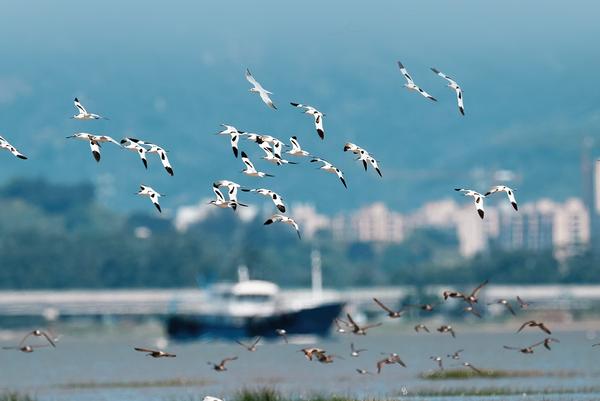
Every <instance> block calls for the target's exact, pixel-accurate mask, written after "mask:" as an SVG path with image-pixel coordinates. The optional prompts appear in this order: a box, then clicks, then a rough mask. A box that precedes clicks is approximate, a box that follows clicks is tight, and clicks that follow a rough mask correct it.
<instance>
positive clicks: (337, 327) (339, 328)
mask: <svg viewBox="0 0 600 401" xmlns="http://www.w3.org/2000/svg"><path fill="white" fill-rule="evenodd" d="M333 322H334V323H335V331H336V332H338V333H340V334H346V333H348V331H347V330H346V329H345V328H344V327H342V324H343V325H344V326H346V327H350V323H348V322H346V321H345V320H342V319H340V318H337V317H336V318H335V319H334V321H333Z"/></svg>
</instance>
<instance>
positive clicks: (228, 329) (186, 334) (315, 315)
mask: <svg viewBox="0 0 600 401" xmlns="http://www.w3.org/2000/svg"><path fill="white" fill-rule="evenodd" d="M343 307H344V304H343V303H341V302H331V303H327V304H322V305H319V306H316V307H312V308H306V309H301V310H298V311H290V312H283V313H279V314H274V315H271V316H260V317H259V316H252V317H233V316H219V315H214V316H210V315H206V316H190V315H174V316H170V317H169V318H168V319H167V333H168V335H169V337H171V338H172V339H175V340H180V341H185V340H194V339H198V338H230V339H231V338H245V337H257V336H261V337H266V338H269V337H275V336H276V335H277V334H276V333H275V330H276V329H285V330H286V331H287V333H288V334H290V335H317V336H322V337H325V336H328V335H329V334H330V332H331V325H332V324H333V321H334V319H335V318H336V317H338V316H339V314H340V312H341V311H342V308H343Z"/></svg>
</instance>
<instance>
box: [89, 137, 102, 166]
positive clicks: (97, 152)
mask: <svg viewBox="0 0 600 401" xmlns="http://www.w3.org/2000/svg"><path fill="white" fill-rule="evenodd" d="M90 149H91V150H92V155H93V156H94V159H96V161H97V162H99V161H100V144H99V143H98V142H96V141H95V140H90Z"/></svg>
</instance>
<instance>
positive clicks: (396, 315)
mask: <svg viewBox="0 0 600 401" xmlns="http://www.w3.org/2000/svg"><path fill="white" fill-rule="evenodd" d="M373 301H375V303H376V304H377V305H379V307H380V308H381V309H383V310H384V311H386V312H387V316H388V317H389V318H392V319H396V318H399V317H401V316H402V315H403V314H404V310H403V309H400V310H397V311H396V310H392V309H390V308H388V307H387V306H385V305H384V304H383V303H382V302H381V301H380V300H378V299H377V298H373Z"/></svg>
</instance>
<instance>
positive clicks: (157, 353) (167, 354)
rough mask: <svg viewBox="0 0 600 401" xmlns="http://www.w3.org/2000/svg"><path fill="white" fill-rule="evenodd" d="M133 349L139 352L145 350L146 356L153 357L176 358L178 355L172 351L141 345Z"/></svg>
mask: <svg viewBox="0 0 600 401" xmlns="http://www.w3.org/2000/svg"><path fill="white" fill-rule="evenodd" d="M133 349H134V350H136V351H138V352H145V353H146V356H151V357H152V358H175V357H176V356H177V355H175V354H172V353H170V352H165V351H161V350H158V349H150V348H140V347H135V348H133Z"/></svg>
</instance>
